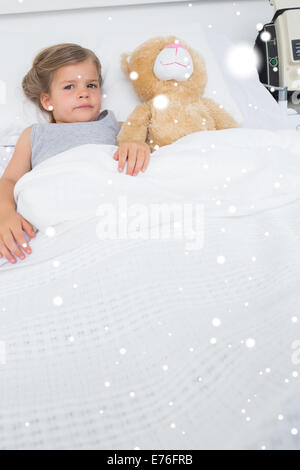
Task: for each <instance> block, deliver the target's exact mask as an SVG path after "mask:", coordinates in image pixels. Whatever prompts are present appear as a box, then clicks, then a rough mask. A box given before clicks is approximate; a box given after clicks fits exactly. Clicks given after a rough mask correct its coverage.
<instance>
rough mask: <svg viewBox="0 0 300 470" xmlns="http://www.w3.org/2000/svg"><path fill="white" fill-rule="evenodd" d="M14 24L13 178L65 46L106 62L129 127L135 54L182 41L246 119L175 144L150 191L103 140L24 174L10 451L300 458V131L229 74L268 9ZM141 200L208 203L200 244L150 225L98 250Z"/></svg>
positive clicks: (47, 14) (5, 113)
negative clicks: (46, 58)
mask: <svg viewBox="0 0 300 470" xmlns="http://www.w3.org/2000/svg"><path fill="white" fill-rule="evenodd" d="M1 8H2V10H1ZM0 13H1V14H0V37H1V41H2V43H4V44H6V48H5V50H3V49H1V64H2V69H1V72H0V73H1V75H0V83H1V85H0V91H1V92H0V166H1V170H0V171H1V172H0V175H1V174H2V172H3V171H4V169H5V167H6V165H7V163H8V161H9V158H10V157H11V155H12V152H13V149H14V145H15V144H16V141H17V139H18V136H19V135H20V133H21V132H22V130H23V129H24V128H25V127H26V126H28V125H30V124H32V123H33V122H41V123H42V122H47V121H46V117H45V116H44V115H42V114H40V113H37V112H36V110H35V109H34V107H33V106H31V104H30V103H28V102H26V100H25V98H23V96H22V90H21V86H20V84H21V79H22V77H23V76H24V74H25V73H26V71H27V69H28V68H30V66H31V62H32V59H33V57H34V55H35V54H36V53H37V52H38V51H39V50H40V49H41V48H43V47H46V46H48V45H51V44H55V43H59V42H76V43H78V44H81V45H83V46H85V47H89V48H91V49H93V50H94V51H95V52H96V53H97V55H98V56H99V58H100V60H101V62H102V64H103V78H104V84H103V89H102V93H103V100H102V105H103V107H105V108H108V109H112V110H113V111H114V112H115V114H116V117H117V118H118V120H120V121H124V120H126V118H127V116H128V115H129V113H130V112H131V111H132V109H133V108H134V106H135V105H136V104H137V103H138V100H137V98H136V97H135V96H134V93H133V91H132V89H131V87H130V83H128V82H127V81H126V79H125V77H123V76H122V73H121V71H120V62H119V57H120V52H127V51H128V52H130V51H131V50H133V48H135V47H136V46H137V45H138V44H140V43H141V41H142V40H145V39H148V38H150V37H153V36H155V35H163V34H169V33H175V34H176V35H178V36H179V37H181V38H183V39H185V40H186V41H187V42H188V43H189V44H190V45H191V46H192V47H195V49H197V50H198V51H199V52H200V53H201V54H202V55H203V57H204V58H205V60H206V64H207V68H208V85H207V89H206V92H205V96H208V97H212V98H214V99H215V100H216V101H219V102H221V101H222V103H223V104H224V106H225V108H226V109H228V111H230V112H231V113H232V114H233V115H234V116H235V117H236V119H237V120H238V121H239V122H241V123H242V128H240V129H228V130H225V131H210V132H202V133H201V132H199V133H193V134H190V135H188V136H185V137H183V138H182V139H179V141H178V142H175V143H174V144H172V145H170V146H165V147H162V148H160V149H159V150H158V151H156V152H153V154H152V155H151V162H150V166H149V168H148V170H147V172H146V173H145V174H143V175H138V176H137V177H136V178H133V177H131V176H128V175H125V174H122V175H120V174H117V167H116V162H113V161H112V155H113V152H114V151H115V150H116V148H115V146H102V145H99V146H98V145H86V146H81V147H77V148H75V149H71V150H69V151H67V152H63V153H61V154H58V155H57V156H54V157H52V158H51V159H49V161H48V162H44V163H43V164H41V165H39V166H38V167H37V168H36V169H35V171H32V172H29V173H28V174H26V175H24V177H23V178H21V180H19V182H18V183H17V185H16V188H15V196H16V197H17V200H18V209H19V211H20V213H22V214H23V215H24V217H25V218H28V220H30V221H31V222H32V223H33V225H34V226H35V228H36V230H37V234H36V235H37V236H36V238H35V239H33V240H31V242H30V244H31V247H32V254H31V255H30V256H27V257H26V259H25V261H19V260H18V262H17V263H16V265H15V266H13V265H11V264H9V263H8V262H6V261H5V260H1V264H0V319H1V321H0V449H1V450H7V449H15V450H21V449H35V450H37V449H43V450H45V449H107V450H110V449H111V450H112V449H136V450H138V449H142V450H143V449H213V450H216V449H226V450H229V449H241V450H259V449H268V450H280V449H282V450H283V449H291V450H296V449H299V448H300V440H299V439H300V437H299V430H300V410H299V391H300V386H299V380H300V379H299V368H300V367H299V366H300V359H299V356H300V353H299V350H300V329H299V310H300V294H299V282H300V250H299V248H300V240H299V236H300V216H299V214H300V185H299V178H300V142H299V138H300V133H298V132H297V131H296V130H295V127H294V126H292V127H291V125H290V122H289V120H288V117H287V114H286V113H285V112H284V111H283V108H282V107H280V106H279V105H278V103H277V102H276V101H275V100H274V99H273V98H272V96H271V95H270V93H269V92H268V91H267V90H266V89H265V87H264V86H263V85H262V84H261V83H260V82H259V80H258V75H257V74H256V75H255V74H252V75H251V76H248V77H243V78H237V77H236V76H234V75H232V74H231V73H230V69H229V68H228V67H227V66H226V57H228V55H227V54H228V53H229V52H230V51H231V50H232V48H233V47H234V46H236V44H238V43H239V42H240V41H241V42H246V43H247V44H250V45H253V44H254V40H255V37H256V34H257V30H256V24H258V23H263V24H264V23H266V22H267V21H268V19H269V18H270V16H271V15H272V9H271V7H270V5H268V2H265V1H258V0H255V1H250V0H247V1H240V2H236V3H235V4H233V3H232V2H227V1H214V2H211V1H198V2H195V1H194V2H190V3H189V2H180V1H177V2H175V1H174V2H166V1H164V2H160V1H156V0H155V1H148V2H147V3H146V2H137V1H127V2H126V1H123V2H122V1H120V0H118V1H115V2H105V1H100V0H94V1H80V0H77V1H76V2H75V1H74V0H72V1H65V2H58V1H52V2H51V3H50V2H37V1H34V0H31V1H27V2H24V3H17V2H16V3H15V4H14V5H12V4H11V2H9V1H4V2H2V6H0ZM166 25H167V26H166ZM24 50H25V51H27V53H26V54H25V53H24ZM98 157H99V158H98ZM83 172H84V173H83ZM82 174H84V175H85V178H82ZM66 176H68V178H69V179H68V181H69V182H70V184H69V185H68V188H67V191H68V197H67V194H66V193H64V191H65V190H66ZM61 195H63V196H64V195H65V196H66V197H65V199H64V198H63V199H60V198H61ZM124 196H126V198H127V202H128V204H131V205H133V204H134V203H141V204H143V205H144V206H143V207H144V208H147V209H148V208H150V206H151V205H152V204H163V203H168V204H172V203H174V202H177V203H178V204H181V205H182V204H184V203H190V204H193V207H197V208H198V209H199V214H200V215H201V217H200V221H201V224H200V225H199V227H198V228H199V233H198V235H199V239H198V242H199V243H200V245H199V246H197V247H195V246H193V243H192V239H189V240H186V239H184V238H180V237H179V238H178V239H175V238H166V239H160V238H158V239H154V238H153V239H143V238H142V237H139V236H138V234H139V231H140V225H139V223H138V224H136V227H132V233H131V236H130V237H127V238H126V237H124V238H120V237H119V238H118V237H116V238H115V239H103V238H101V236H100V231H99V221H100V216H101V211H99V205H100V204H101V202H105V203H107V204H113V205H114V207H117V206H118V204H119V202H120V198H122V197H124ZM173 222H174V220H173ZM174 225H175V223H174ZM177 227H178V226H177ZM135 230H136V232H137V233H136V235H135V236H133V232H135Z"/></svg>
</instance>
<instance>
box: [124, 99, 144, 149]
mask: <svg viewBox="0 0 300 470" xmlns="http://www.w3.org/2000/svg"><path fill="white" fill-rule="evenodd" d="M150 119H151V110H150V106H149V105H148V104H147V103H142V104H139V105H138V106H137V107H136V108H135V110H134V111H133V112H132V113H131V114H130V116H129V118H128V119H127V121H125V122H124V123H123V125H122V127H121V130H120V132H119V134H118V135H117V145H120V144H122V143H123V142H131V141H135V142H146V139H147V132H148V127H149V123H150ZM128 123H130V124H128Z"/></svg>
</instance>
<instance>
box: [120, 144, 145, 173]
mask: <svg viewBox="0 0 300 470" xmlns="http://www.w3.org/2000/svg"><path fill="white" fill-rule="evenodd" d="M150 153H151V151H150V147H149V145H148V144H147V143H146V142H123V143H122V144H121V145H120V146H119V148H118V150H117V151H116V152H115V154H114V159H115V160H119V166H118V170H119V171H120V172H122V171H123V170H124V167H125V162H126V158H127V156H128V162H127V172H126V174H127V175H132V176H136V175H137V174H138V172H139V171H140V170H142V171H143V172H144V171H146V169H147V167H148V165H149V161H150Z"/></svg>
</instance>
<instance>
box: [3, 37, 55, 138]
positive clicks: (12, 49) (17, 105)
mask: <svg viewBox="0 0 300 470" xmlns="http://www.w3.org/2000/svg"><path fill="white" fill-rule="evenodd" d="M1 38H5V40H6V41H7V44H8V46H7V47H1V63H2V64H4V67H1V71H0V80H1V81H2V83H3V85H2V87H1V88H2V93H1V95H2V97H0V145H10V144H15V143H16V140H17V138H18V136H19V135H20V134H21V133H22V131H23V130H24V129H25V127H27V126H30V125H31V124H33V123H34V122H48V120H47V113H46V112H45V113H42V111H40V110H39V108H37V107H36V106H35V105H34V104H33V103H31V102H30V101H29V100H28V99H27V98H26V97H25V95H24V92H23V89H22V79H23V77H24V75H25V74H26V73H27V71H28V70H29V69H30V68H31V65H32V61H33V58H34V56H35V54H36V53H37V52H38V51H39V50H40V49H42V47H43V45H41V47H38V46H37V41H36V37H34V36H33V35H30V34H28V32H26V31H19V32H18V33H17V32H13V33H12V32H10V31H5V30H4V29H1ZM24 42H25V43H26V44H24ZM20 44H23V45H24V50H27V51H28V52H27V54H24V53H21V52H20ZM16 47H17V49H18V51H19V52H17V51H16ZM15 55H16V56H17V60H12V57H14V56H15Z"/></svg>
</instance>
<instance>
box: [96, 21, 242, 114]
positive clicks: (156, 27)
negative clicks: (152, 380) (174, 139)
mask: <svg viewBox="0 0 300 470" xmlns="http://www.w3.org/2000/svg"><path fill="white" fill-rule="evenodd" d="M170 23H171V22H169V23H168V26H166V25H165V24H161V25H160V24H159V23H158V22H156V24H151V25H149V26H147V25H145V24H143V25H140V26H138V25H137V26H135V27H134V31H129V32H128V31H126V25H125V29H124V31H120V30H119V28H118V32H117V34H116V32H113V33H111V34H107V35H105V38H104V39H103V38H102V39H101V40H99V44H97V45H96V46H95V52H96V54H97V55H98V57H99V59H100V61H101V64H102V67H103V73H102V76H103V85H102V107H103V108H108V109H112V110H113V111H114V113H115V115H116V117H117V119H118V120H119V121H126V119H127V118H128V116H129V115H130V113H131V112H132V111H133V110H134V108H135V107H136V106H137V105H138V104H139V103H141V100H140V99H139V97H138V96H137V95H136V93H135V92H134V90H133V87H132V85H131V81H130V79H129V77H126V76H125V75H124V74H123V72H122V71H121V58H120V56H121V53H122V52H128V53H131V52H133V50H134V49H136V47H138V46H139V45H140V44H141V43H143V42H144V41H146V40H148V39H150V38H152V37H156V36H169V35H175V36H178V38H179V39H182V40H183V41H185V42H186V43H187V44H188V45H189V46H191V47H192V48H193V49H196V50H197V51H198V52H199V54H200V55H201V56H202V57H203V59H204V60H205V63H206V68H207V74H208V80H207V86H206V89H205V92H204V96H205V97H208V98H212V99H214V100H215V101H216V102H217V103H219V104H222V105H223V106H224V108H225V109H226V110H227V111H228V112H229V113H230V114H231V115H232V116H233V117H234V118H235V119H236V120H237V121H238V122H239V123H242V122H243V115H242V113H241V111H240V109H239V106H238V103H236V102H235V100H234V98H233V96H232V94H231V93H230V91H229V87H228V86H227V84H226V81H225V80H224V78H223V73H222V70H221V69H220V67H219V65H218V63H217V60H216V58H215V55H214V53H213V51H212V49H211V47H210V45H209V42H208V40H207V38H206V35H205V33H204V32H203V31H202V30H201V26H200V25H199V23H190V22H189V23H188V24H180V25H177V24H176V25H175V26H174V25H173V26H170ZM120 38H121V40H120Z"/></svg>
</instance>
